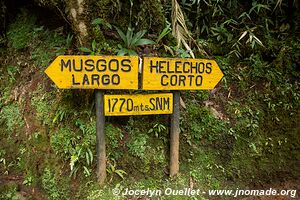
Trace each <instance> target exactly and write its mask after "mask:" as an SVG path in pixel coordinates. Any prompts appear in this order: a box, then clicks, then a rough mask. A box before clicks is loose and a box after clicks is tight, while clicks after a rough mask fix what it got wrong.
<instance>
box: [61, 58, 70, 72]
mask: <svg viewBox="0 0 300 200" xmlns="http://www.w3.org/2000/svg"><path fill="white" fill-rule="evenodd" d="M60 66H61V68H60V71H64V68H69V72H71V70H72V66H71V60H68V61H67V64H66V63H65V61H64V60H63V59H61V60H60Z"/></svg>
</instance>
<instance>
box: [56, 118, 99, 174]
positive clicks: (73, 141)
mask: <svg viewBox="0 0 300 200" xmlns="http://www.w3.org/2000/svg"><path fill="white" fill-rule="evenodd" d="M74 125H75V126H76V127H77V129H79V130H77V131H74V130H72V129H71V128H70V127H68V128H60V129H59V130H58V131H57V132H56V133H54V134H53V135H52V136H51V146H52V148H53V149H54V151H55V153H56V154H58V155H60V157H61V158H62V159H63V160H65V161H69V164H70V170H71V175H73V176H76V175H77V172H78V170H79V171H80V173H83V174H84V175H85V176H90V175H91V166H92V164H93V162H94V154H93V152H94V149H95V145H96V144H95V143H96V135H95V132H96V127H95V123H94V121H93V120H91V121H89V122H86V121H82V120H80V119H76V120H75V121H74Z"/></svg>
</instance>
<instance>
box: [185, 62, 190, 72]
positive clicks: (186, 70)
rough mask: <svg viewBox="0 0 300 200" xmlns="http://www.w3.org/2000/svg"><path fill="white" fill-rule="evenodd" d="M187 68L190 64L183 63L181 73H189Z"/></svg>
mask: <svg viewBox="0 0 300 200" xmlns="http://www.w3.org/2000/svg"><path fill="white" fill-rule="evenodd" d="M187 65H188V69H186V66H187ZM189 68H190V63H188V62H184V63H183V72H184V73H189V72H190V70H189Z"/></svg>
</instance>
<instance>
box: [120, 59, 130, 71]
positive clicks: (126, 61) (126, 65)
mask: <svg viewBox="0 0 300 200" xmlns="http://www.w3.org/2000/svg"><path fill="white" fill-rule="evenodd" d="M121 65H122V68H121V70H122V71H123V72H130V71H131V65H130V60H129V59H124V60H122V61H121Z"/></svg>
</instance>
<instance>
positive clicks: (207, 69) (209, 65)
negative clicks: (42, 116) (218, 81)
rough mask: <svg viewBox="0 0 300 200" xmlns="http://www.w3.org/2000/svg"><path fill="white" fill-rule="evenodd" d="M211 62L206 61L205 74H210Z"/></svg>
mask: <svg viewBox="0 0 300 200" xmlns="http://www.w3.org/2000/svg"><path fill="white" fill-rule="evenodd" d="M211 67H212V64H211V63H206V71H205V72H206V73H207V74H210V73H211V71H212V68H211Z"/></svg>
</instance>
